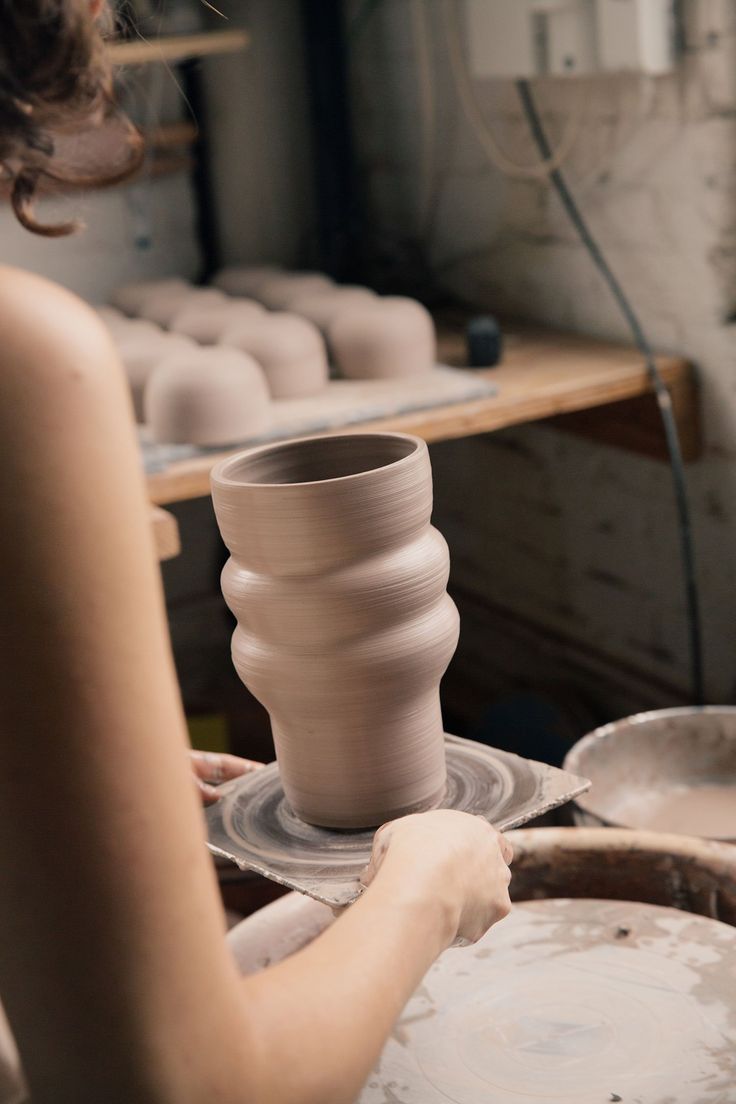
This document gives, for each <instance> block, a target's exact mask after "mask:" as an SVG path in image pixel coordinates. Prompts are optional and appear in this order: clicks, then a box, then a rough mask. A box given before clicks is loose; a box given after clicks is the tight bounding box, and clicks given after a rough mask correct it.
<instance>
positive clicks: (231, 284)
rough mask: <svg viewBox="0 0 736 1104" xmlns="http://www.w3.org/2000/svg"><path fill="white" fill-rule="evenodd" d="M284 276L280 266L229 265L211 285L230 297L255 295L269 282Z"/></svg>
mask: <svg viewBox="0 0 736 1104" xmlns="http://www.w3.org/2000/svg"><path fill="white" fill-rule="evenodd" d="M283 274H284V270H283V268H281V266H280V265H227V266H226V267H225V268H221V269H220V270H219V272H217V273H216V274H215V275H214V276H213V278H212V281H211V283H212V285H213V287H217V288H220V289H221V290H222V291H224V292H226V293H227V294H228V295H255V294H256V292H257V291H258V289H259V287H260V286H261V285H262V284H264V283H265V282H266V281H267V280H270V279H272V278H273V277H274V276H282V275H283Z"/></svg>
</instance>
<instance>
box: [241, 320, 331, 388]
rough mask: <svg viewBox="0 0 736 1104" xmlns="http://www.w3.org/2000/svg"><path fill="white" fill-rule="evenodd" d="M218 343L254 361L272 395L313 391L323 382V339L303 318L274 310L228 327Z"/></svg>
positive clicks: (326, 373) (325, 374)
mask: <svg viewBox="0 0 736 1104" xmlns="http://www.w3.org/2000/svg"><path fill="white" fill-rule="evenodd" d="M222 343H223V345H232V346H233V347H235V348H237V349H242V350H243V351H244V352H246V353H249V354H250V355H251V356H252V357H254V358H255V360H257V361H258V363H259V364H260V365H261V367H262V368H263V371H264V373H265V375H266V380H267V381H268V389H269V391H270V392H271V396H272V398H274V399H294V398H300V397H302V396H304V395H314V394H315V393H316V392H318V391H321V390H322V388H323V387H325V386H326V385H327V379H328V376H329V367H328V364H327V350H326V348H325V343H324V341H323V340H322V335H321V334H320V332H319V330H318V329H317V328H316V326H313V325H312V323H311V322H308V321H307V320H306V318H299V316H298V315H296V314H287V313H282V312H281V311H274V312H273V313H272V314H264V316H263V317H262V318H259V319H255V320H253V321H251V320H249V321H247V322H245V323H244V324H236V325H234V326H231V327H228V329H226V330H225V331H224V332H223V335H222Z"/></svg>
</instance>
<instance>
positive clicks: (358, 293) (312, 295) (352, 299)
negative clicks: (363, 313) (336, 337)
mask: <svg viewBox="0 0 736 1104" xmlns="http://www.w3.org/2000/svg"><path fill="white" fill-rule="evenodd" d="M376 299H377V296H376V293H375V292H374V291H371V290H370V288H364V287H352V286H350V287H348V286H342V287H335V288H323V289H322V290H321V291H316V292H315V291H308V292H304V293H302V294H301V295H297V296H296V298H295V299H292V301H291V303H290V304H289V310H292V311H293V312H294V314H300V315H301V316H302V318H308V319H309V321H310V322H314V324H315V326H318V327H319V329H320V330H322V331H325V330H326V329H327V327H328V326H329V324H330V322H332V321H333V320H334V319H335V318H337V316H338V315H339V314H342V313H343V312H344V311H346V310H349V309H350V308H351V307H355V306H363V305H365V304H369V305H370V304H371V303H375V302H376Z"/></svg>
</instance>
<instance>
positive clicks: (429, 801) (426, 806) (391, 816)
mask: <svg viewBox="0 0 736 1104" xmlns="http://www.w3.org/2000/svg"><path fill="white" fill-rule="evenodd" d="M446 793H447V783H446V782H444V783H443V784H442V787H441V788H440V789H439V790H437V791H436V792H435V793H433V794H432V795H431V796H430V797H428V798H425V799H424V800H423V801H415V802H413V803H412V804H410V805H401V806H396V807H395V808H387V809H383V810H382V811H381V814H380V815H379V816H378V817H376V818H375V820H373V821H372V822H371V823H370V824H366V822H365V817H364V816H358V817H355V818H351V817H349V816H343V817H335V818H330V817H326V816H324V815H322V814H320V813H312V812H311V810H309V809H297V808H294V806H292V811H293V813H294V816H295V817H297V818H298V819H299V820H302V821H304V823H305V824H306V825H307V826H309V825H310V824H311V825H313V826H314V827H315V828H331V829H332V830H333V831H348V832H354V831H356V830H360V831H364V832H365V831H368V832H370V831H373V832H375V830H376V829H377V828H380V827H381V825H382V824H385V823H386V822H387V821H389V820H398V818H399V817H403V816H410V815H411V814H412V813H428V812H429V811H430V810H431V809H438V808H440V807H441V806H442V805H443V803H444V798H445V794H446Z"/></svg>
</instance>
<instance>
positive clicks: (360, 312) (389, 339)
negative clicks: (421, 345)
mask: <svg viewBox="0 0 736 1104" xmlns="http://www.w3.org/2000/svg"><path fill="white" fill-rule="evenodd" d="M379 319H380V326H379V325H378V320H379ZM417 332H420V333H422V334H424V333H426V332H431V333H434V322H433V320H432V315H431V314H430V313H429V311H428V310H427V308H426V307H425V306H423V305H422V304H421V303H419V302H418V301H417V300H416V299H409V298H406V297H405V296H402V295H386V296H380V295H377V296H376V297H375V302H371V301H370V299H366V301H365V302H362V303H355V304H353V305H351V306H348V307H346V309H345V310H344V311H342V312H341V313H340V314H339V315H338V316H337V317H335V319H334V320H333V322H332V323H331V325H330V327H329V334H330V339H331V340H336V341H339V340H341V339H344V340H347V339H348V337H349V338H350V339H351V340H356V341H357V340H359V341H360V342H361V343H362V342H363V341H370V343H371V344H375V345H379V344H388V343H392V344H393V343H398V342H406V343H407V344H409V343H411V342H413V341H416V336H417Z"/></svg>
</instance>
